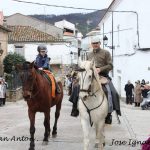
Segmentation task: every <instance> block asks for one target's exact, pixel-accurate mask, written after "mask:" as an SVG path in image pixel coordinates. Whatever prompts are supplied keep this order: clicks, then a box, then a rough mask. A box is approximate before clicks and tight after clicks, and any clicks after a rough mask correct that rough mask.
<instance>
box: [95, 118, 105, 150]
mask: <svg viewBox="0 0 150 150" xmlns="http://www.w3.org/2000/svg"><path fill="white" fill-rule="evenodd" d="M104 125H105V121H102V120H101V122H99V123H98V124H97V125H96V141H98V143H96V144H95V147H96V148H99V150H103V146H104V145H105V136H104Z"/></svg>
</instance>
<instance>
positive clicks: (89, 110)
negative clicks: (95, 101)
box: [79, 69, 104, 126]
mask: <svg viewBox="0 0 150 150" xmlns="http://www.w3.org/2000/svg"><path fill="white" fill-rule="evenodd" d="M84 71H86V70H85V69H80V71H79V72H84ZM92 71H93V73H92V80H93V78H94V70H93V69H92ZM86 74H87V71H86V73H85V76H86ZM85 76H84V78H83V83H84V80H85ZM97 82H98V81H97ZM99 90H100V87H99V88H98V90H96V91H95V92H93V93H92V94H90V92H91V90H90V87H89V89H88V90H85V89H83V84H82V89H80V92H87V93H88V96H95V97H96V95H95V94H96V93H97V92H98V91H99ZM80 98H81V97H80ZM81 100H82V103H83V104H84V106H85V108H86V110H87V113H88V115H89V120H90V125H91V126H92V125H93V122H92V119H91V111H93V110H95V109H97V108H99V107H100V106H101V105H102V103H103V101H104V93H103V97H102V101H101V103H100V104H99V105H98V106H96V107H94V108H91V109H89V108H88V107H87V105H86V104H85V102H84V100H83V98H81Z"/></svg>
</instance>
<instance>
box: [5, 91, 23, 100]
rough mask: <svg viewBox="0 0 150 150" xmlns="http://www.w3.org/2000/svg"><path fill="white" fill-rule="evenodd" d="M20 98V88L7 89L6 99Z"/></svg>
mask: <svg viewBox="0 0 150 150" xmlns="http://www.w3.org/2000/svg"><path fill="white" fill-rule="evenodd" d="M22 98H23V97H22V88H17V89H16V90H7V92H6V101H9V102H16V101H18V100H21V99H22Z"/></svg>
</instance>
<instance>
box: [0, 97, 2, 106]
mask: <svg viewBox="0 0 150 150" xmlns="http://www.w3.org/2000/svg"><path fill="white" fill-rule="evenodd" d="M1 105H3V98H0V106H1Z"/></svg>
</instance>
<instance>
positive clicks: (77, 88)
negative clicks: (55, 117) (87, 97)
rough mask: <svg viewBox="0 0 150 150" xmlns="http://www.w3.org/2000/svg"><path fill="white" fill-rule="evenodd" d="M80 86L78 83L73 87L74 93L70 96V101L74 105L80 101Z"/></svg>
mask: <svg viewBox="0 0 150 150" xmlns="http://www.w3.org/2000/svg"><path fill="white" fill-rule="evenodd" d="M79 92H80V85H79V84H78V83H76V84H74V85H73V88H72V93H71V95H70V98H69V101H70V102H72V103H74V104H75V103H77V102H78V99H79Z"/></svg>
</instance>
